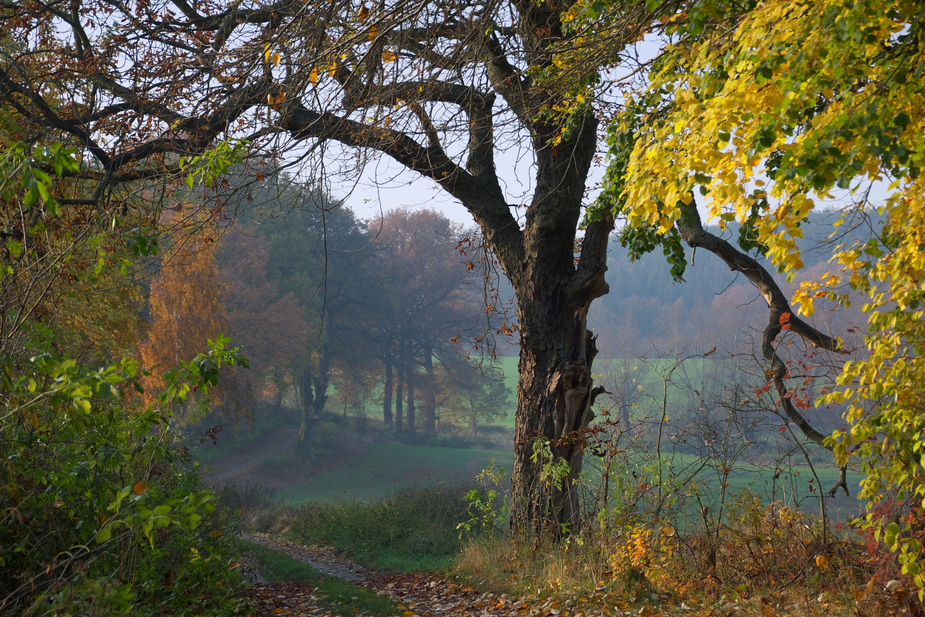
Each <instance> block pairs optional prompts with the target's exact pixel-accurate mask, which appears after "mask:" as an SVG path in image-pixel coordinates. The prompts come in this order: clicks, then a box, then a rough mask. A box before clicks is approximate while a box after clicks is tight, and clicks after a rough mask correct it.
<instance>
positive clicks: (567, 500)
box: [513, 285, 597, 536]
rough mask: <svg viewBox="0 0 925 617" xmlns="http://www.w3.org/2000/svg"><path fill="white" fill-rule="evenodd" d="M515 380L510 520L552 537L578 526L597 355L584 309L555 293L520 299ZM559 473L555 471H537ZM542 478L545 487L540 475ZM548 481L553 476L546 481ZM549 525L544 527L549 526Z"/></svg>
mask: <svg viewBox="0 0 925 617" xmlns="http://www.w3.org/2000/svg"><path fill="white" fill-rule="evenodd" d="M562 287H564V286H562V285H560V288H562ZM518 313H519V315H520V332H521V346H520V363H519V370H520V377H519V382H518V387H517V391H518V401H517V412H516V422H515V427H516V428H515V434H514V472H513V477H514V479H515V482H514V487H513V503H514V513H513V514H514V521H515V522H524V523H527V522H529V523H531V524H532V527H533V531H536V532H548V533H551V534H552V535H554V536H558V534H559V533H561V532H562V531H563V530H564V529H563V526H565V525H568V526H572V527H574V526H576V525H578V524H579V503H578V486H577V485H576V483H577V481H578V477H579V474H580V473H581V465H582V453H583V440H584V437H585V434H584V433H585V431H584V429H586V428H587V427H588V424H589V423H590V422H591V420H592V419H593V418H594V414H593V413H592V411H591V404H592V403H593V398H594V393H593V392H592V383H593V381H592V378H591V365H592V362H593V361H594V356H595V354H596V353H597V350H596V348H595V346H594V339H593V338H592V337H591V333H590V332H589V331H588V330H587V328H586V315H587V306H581V305H580V304H578V303H577V302H576V300H574V299H570V298H568V297H567V296H564V295H559V296H558V297H553V298H545V297H540V298H531V297H528V296H526V295H524V296H523V299H521V300H519V304H518ZM544 465H546V466H548V470H547V471H552V470H553V469H555V468H557V467H558V469H559V472H558V473H556V472H552V473H547V474H543V473H542V471H543V466H544ZM542 475H547V476H548V477H549V478H550V479H548V480H547V481H546V482H545V483H544V482H543V481H541V476H542ZM552 478H559V480H553V479H552ZM550 523H551V524H552V525H553V527H552V528H546V526H547V525H548V524H550Z"/></svg>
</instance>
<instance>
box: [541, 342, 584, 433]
mask: <svg viewBox="0 0 925 617" xmlns="http://www.w3.org/2000/svg"><path fill="white" fill-rule="evenodd" d="M591 384H592V379H591V371H590V370H589V369H588V367H587V365H585V363H584V362H580V361H578V360H570V361H567V362H562V363H560V364H559V365H558V366H557V367H556V368H555V370H554V371H553V374H552V377H551V378H550V380H549V387H548V390H547V392H548V393H549V394H550V395H551V396H556V397H558V398H559V401H560V404H558V405H556V417H555V433H554V434H555V436H556V437H557V438H559V439H562V438H564V437H566V436H567V435H568V434H569V433H571V432H573V431H576V430H580V429H583V428H585V427H586V426H588V424H589V423H590V422H591V420H592V419H593V418H594V413H593V412H592V411H591Z"/></svg>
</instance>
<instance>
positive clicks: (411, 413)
mask: <svg viewBox="0 0 925 617" xmlns="http://www.w3.org/2000/svg"><path fill="white" fill-rule="evenodd" d="M416 412H417V406H416V405H415V402H414V373H413V372H412V371H408V411H407V413H406V414H405V417H406V418H407V423H406V424H407V426H408V432H410V433H413V432H414V430H415V428H416V427H415V421H416V418H415V413H416Z"/></svg>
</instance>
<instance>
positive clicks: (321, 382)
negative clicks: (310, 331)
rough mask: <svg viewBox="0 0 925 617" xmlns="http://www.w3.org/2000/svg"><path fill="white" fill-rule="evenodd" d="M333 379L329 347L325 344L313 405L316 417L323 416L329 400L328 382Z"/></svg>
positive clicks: (316, 378)
mask: <svg viewBox="0 0 925 617" xmlns="http://www.w3.org/2000/svg"><path fill="white" fill-rule="evenodd" d="M330 380H331V358H330V354H329V353H328V347H327V345H325V347H324V349H322V355H321V364H320V365H319V367H318V374H317V375H316V376H315V402H314V405H313V406H312V413H313V414H314V417H315V418H320V417H321V412H323V411H324V406H325V405H326V404H327V402H328V384H329V383H330Z"/></svg>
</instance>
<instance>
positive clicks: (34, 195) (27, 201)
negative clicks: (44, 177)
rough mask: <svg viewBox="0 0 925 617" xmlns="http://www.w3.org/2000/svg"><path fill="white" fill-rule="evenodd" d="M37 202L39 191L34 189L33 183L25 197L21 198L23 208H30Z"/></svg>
mask: <svg viewBox="0 0 925 617" xmlns="http://www.w3.org/2000/svg"><path fill="white" fill-rule="evenodd" d="M38 200H39V191H38V189H37V188H36V186H35V183H33V184H32V186H30V187H29V190H28V191H26V195H25V197H23V206H25V207H26V208H27V209H28V208H31V207H32V206H34V205H35V204H36V202H38Z"/></svg>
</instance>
